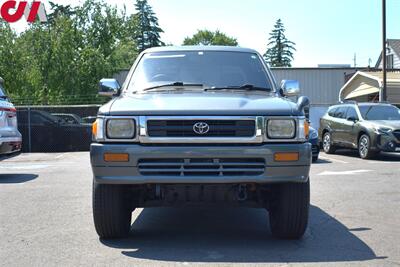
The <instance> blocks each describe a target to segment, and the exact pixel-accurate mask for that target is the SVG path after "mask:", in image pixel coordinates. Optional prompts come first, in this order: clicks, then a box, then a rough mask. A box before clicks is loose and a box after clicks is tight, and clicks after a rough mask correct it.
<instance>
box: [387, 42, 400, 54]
mask: <svg viewBox="0 0 400 267" xmlns="http://www.w3.org/2000/svg"><path fill="white" fill-rule="evenodd" d="M388 45H389V46H390V48H392V49H393V51H394V52H395V53H396V54H397V55H398V56H399V57H400V39H388Z"/></svg>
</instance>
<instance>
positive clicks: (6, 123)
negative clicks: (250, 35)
mask: <svg viewBox="0 0 400 267" xmlns="http://www.w3.org/2000/svg"><path fill="white" fill-rule="evenodd" d="M3 84H4V80H3V79H2V78H1V77H0V159H1V156H2V155H7V156H10V155H12V156H15V155H17V153H19V152H20V151H21V147H22V137H21V133H20V132H19V131H18V125H17V110H16V109H15V107H14V105H13V104H12V103H11V102H10V101H9V99H8V96H7V95H6V93H5V90H4V88H3Z"/></svg>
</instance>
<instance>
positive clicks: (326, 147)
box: [322, 132, 336, 154]
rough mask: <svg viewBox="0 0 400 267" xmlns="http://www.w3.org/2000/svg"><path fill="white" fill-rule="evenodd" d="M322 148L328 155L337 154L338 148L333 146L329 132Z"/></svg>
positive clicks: (325, 136) (323, 139) (323, 140)
mask: <svg viewBox="0 0 400 267" xmlns="http://www.w3.org/2000/svg"><path fill="white" fill-rule="evenodd" d="M322 148H323V149H324V152H325V153H326V154H333V153H335V150H336V148H335V147H334V146H333V145H332V135H331V134H330V133H329V132H326V133H325V134H324V137H323V138H322Z"/></svg>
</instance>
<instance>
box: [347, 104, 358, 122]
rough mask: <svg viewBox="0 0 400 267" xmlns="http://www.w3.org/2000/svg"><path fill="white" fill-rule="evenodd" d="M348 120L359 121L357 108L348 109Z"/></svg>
mask: <svg viewBox="0 0 400 267" xmlns="http://www.w3.org/2000/svg"><path fill="white" fill-rule="evenodd" d="M348 118H355V119H356V120H358V115H357V111H356V109H355V108H353V107H349V108H348V110H347V115H346V119H348Z"/></svg>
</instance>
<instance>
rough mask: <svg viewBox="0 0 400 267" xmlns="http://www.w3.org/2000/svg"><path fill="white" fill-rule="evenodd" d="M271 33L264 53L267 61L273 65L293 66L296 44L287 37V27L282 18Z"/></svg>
mask: <svg viewBox="0 0 400 267" xmlns="http://www.w3.org/2000/svg"><path fill="white" fill-rule="evenodd" d="M269 35H270V37H269V39H268V40H269V43H268V48H267V51H266V52H265V54H264V59H265V61H267V62H268V63H269V64H270V65H271V66H272V67H291V66H292V65H291V62H292V60H293V52H294V51H296V48H295V47H294V46H295V45H296V44H295V43H294V42H292V41H289V40H288V39H287V38H286V36H285V27H284V26H283V23H282V21H281V19H278V20H277V21H276V23H275V25H274V29H273V30H272V32H271V33H270V34H269Z"/></svg>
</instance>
